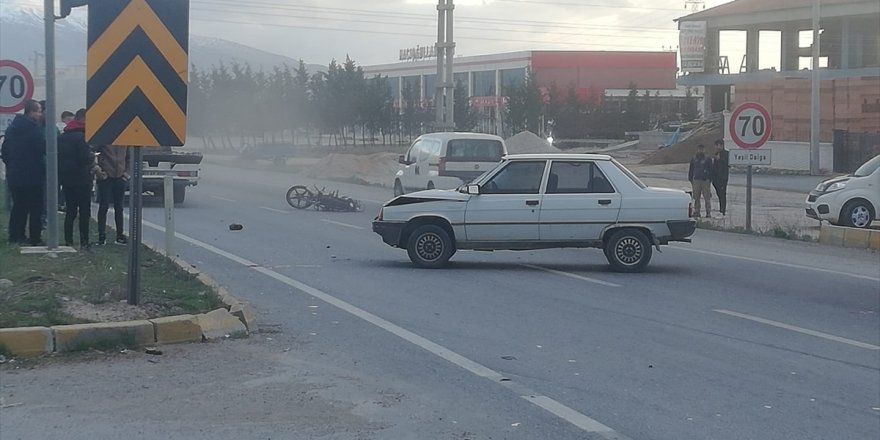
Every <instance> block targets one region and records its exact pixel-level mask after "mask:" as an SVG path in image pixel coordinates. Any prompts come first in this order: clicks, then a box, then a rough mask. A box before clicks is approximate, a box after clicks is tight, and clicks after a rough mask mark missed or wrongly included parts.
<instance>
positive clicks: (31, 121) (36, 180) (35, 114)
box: [0, 100, 46, 246]
mask: <svg viewBox="0 0 880 440" xmlns="http://www.w3.org/2000/svg"><path fill="white" fill-rule="evenodd" d="M42 121H43V112H42V109H41V108H40V103H38V102H37V101H34V100H29V101H27V102H25V106H24V114H21V115H18V116H16V117H15V119H13V120H12V124H10V125H9V127H8V128H7V129H6V136H5V139H4V141H3V145H2V147H0V156H2V158H3V163H4V164H6V181H7V183H8V184H9V190H10V192H11V193H12V212H10V214H9V242H10V243H13V244H25V243H28V244H31V245H33V246H40V245H42V244H43V243H42V242H43V240H42V237H41V236H42V233H43V224H42V221H41V216H42V214H43V205H44V203H45V202H44V201H43V197H44V188H45V185H46V162H45V159H46V134H45V132H44V129H43V122H42ZM28 225H29V231H28V232H29V237H28V236H26V235H25V227H26V226H28Z"/></svg>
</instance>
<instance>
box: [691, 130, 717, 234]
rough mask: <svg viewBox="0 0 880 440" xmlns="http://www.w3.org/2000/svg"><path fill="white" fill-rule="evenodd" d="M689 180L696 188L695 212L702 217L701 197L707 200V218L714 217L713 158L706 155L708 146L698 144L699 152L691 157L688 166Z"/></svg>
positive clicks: (698, 216)
mask: <svg viewBox="0 0 880 440" xmlns="http://www.w3.org/2000/svg"><path fill="white" fill-rule="evenodd" d="M688 180H689V181H690V182H691V186H692V187H693V189H694V212H695V216H696V217H697V218H700V208H701V206H700V198H703V199H705V200H706V218H712V189H711V186H710V185H709V182H710V181H711V180H712V159H711V158H709V157H706V146H705V145H703V144H700V145H697V154H695V155H694V157H693V159H691V165H690V167H689V168H688Z"/></svg>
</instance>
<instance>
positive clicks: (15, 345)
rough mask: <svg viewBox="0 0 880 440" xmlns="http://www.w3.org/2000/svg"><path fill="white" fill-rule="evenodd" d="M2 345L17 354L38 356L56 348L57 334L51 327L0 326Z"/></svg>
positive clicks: (28, 356)
mask: <svg viewBox="0 0 880 440" xmlns="http://www.w3.org/2000/svg"><path fill="white" fill-rule="evenodd" d="M0 346H2V347H3V348H4V349H5V350H6V351H8V352H9V353H11V354H14V355H16V356H21V357H24V358H31V357H37V356H42V355H44V354H51V353H52V352H53V351H54V350H55V335H54V334H53V332H52V329H50V328H49V327H17V328H0Z"/></svg>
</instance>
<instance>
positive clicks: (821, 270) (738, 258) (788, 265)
mask: <svg viewBox="0 0 880 440" xmlns="http://www.w3.org/2000/svg"><path fill="white" fill-rule="evenodd" d="M668 249H675V250H679V251H685V252H696V253H698V254H705V255H714V256H716V257H725V258H733V259H736V260H744V261H751V262H753V263H762V264H773V265H775V266H783V267H790V268H792V269H803V270H812V271H815V272H823V273H832V274H835V275H843V276H847V277H853V278H859V279H863V280H870V281H880V278H878V277H872V276H869V275H859V274H855V273H849V272H841V271H838V270H831V269H823V268H821V267H813V266H804V265H801V264H792V263H783V262H780V261H771V260H762V259H760V258H752V257H741V256H739V255H730V254H722V253H719V252H710V251H703V250H699V249H691V248H685V247H680V246H669V247H668Z"/></svg>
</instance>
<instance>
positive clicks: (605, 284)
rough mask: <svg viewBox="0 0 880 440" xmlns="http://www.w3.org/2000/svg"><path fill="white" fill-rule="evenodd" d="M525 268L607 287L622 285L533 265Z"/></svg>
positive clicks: (527, 265) (526, 265)
mask: <svg viewBox="0 0 880 440" xmlns="http://www.w3.org/2000/svg"><path fill="white" fill-rule="evenodd" d="M523 266H524V267H528V268H530V269H535V270H543V271H544V272H550V273H555V274H556V275H562V276H564V277H569V278H574V279H576V280H581V281H587V282H590V283H596V284H601V285H603V286H607V287H620V284H614V283H609V282H608V281H602V280H597V279H595V278H590V277H585V276H581V275H577V274H573V273H569V272H563V271H561V270H554V269H548V268H546V267H541V266H535V265H532V264H523Z"/></svg>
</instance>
